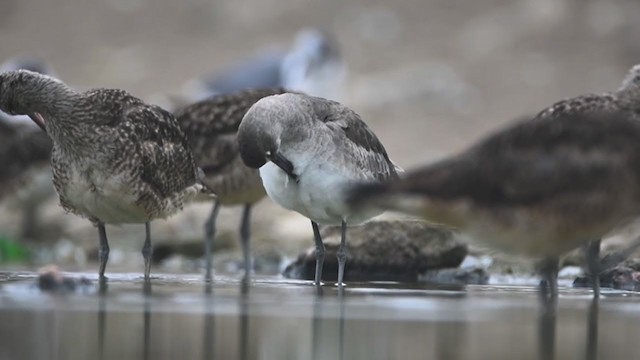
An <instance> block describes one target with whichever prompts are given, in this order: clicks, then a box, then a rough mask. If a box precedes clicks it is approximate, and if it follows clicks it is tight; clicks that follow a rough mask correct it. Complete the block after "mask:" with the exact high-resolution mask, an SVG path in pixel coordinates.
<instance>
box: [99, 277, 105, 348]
mask: <svg viewBox="0 0 640 360" xmlns="http://www.w3.org/2000/svg"><path fill="white" fill-rule="evenodd" d="M106 297H107V281H106V279H104V278H102V279H100V281H99V283H98V359H100V360H102V359H104V358H105V356H104V338H105V334H106V329H107V303H106Z"/></svg>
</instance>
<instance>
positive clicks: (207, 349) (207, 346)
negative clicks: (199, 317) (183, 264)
mask: <svg viewBox="0 0 640 360" xmlns="http://www.w3.org/2000/svg"><path fill="white" fill-rule="evenodd" d="M204 293H205V299H204V305H205V308H204V331H203V332H202V333H203V338H202V359H203V360H209V359H215V351H214V345H215V321H214V318H215V316H214V314H213V285H212V282H211V281H207V282H206V283H205V285H204Z"/></svg>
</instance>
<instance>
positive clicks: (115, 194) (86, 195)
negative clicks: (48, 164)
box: [61, 167, 149, 224]
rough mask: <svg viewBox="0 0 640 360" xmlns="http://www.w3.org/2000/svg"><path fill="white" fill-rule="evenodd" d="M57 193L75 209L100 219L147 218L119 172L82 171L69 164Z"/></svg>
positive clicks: (111, 221) (136, 220) (114, 221)
mask: <svg viewBox="0 0 640 360" xmlns="http://www.w3.org/2000/svg"><path fill="white" fill-rule="evenodd" d="M68 170H69V177H68V179H67V181H66V182H65V183H64V184H63V185H62V186H63V189H61V190H62V192H61V196H62V197H64V201H65V202H66V203H67V204H69V205H70V206H71V207H73V210H74V211H75V212H78V213H80V214H82V215H84V216H87V217H89V218H94V219H98V220H100V221H101V222H103V223H109V224H123V223H142V222H145V221H148V220H149V215H148V214H147V211H146V209H144V207H142V206H141V205H140V204H138V203H137V196H136V195H135V193H134V191H133V189H132V188H131V186H130V185H129V181H128V180H127V179H126V177H125V176H124V175H123V174H105V173H100V174H97V173H96V172H83V171H80V170H79V169H78V168H76V167H70V168H69V169H68Z"/></svg>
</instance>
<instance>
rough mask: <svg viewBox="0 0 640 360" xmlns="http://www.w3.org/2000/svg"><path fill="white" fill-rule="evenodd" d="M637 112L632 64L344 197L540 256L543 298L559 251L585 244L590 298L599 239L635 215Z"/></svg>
mask: <svg viewBox="0 0 640 360" xmlns="http://www.w3.org/2000/svg"><path fill="white" fill-rule="evenodd" d="M638 111H640V66H635V67H633V68H632V69H631V70H630V72H629V73H628V75H627V77H626V78H625V80H624V82H623V84H622V86H621V87H620V88H619V89H618V90H617V91H614V92H611V93H605V94H603V95H584V96H579V97H575V98H571V99H566V100H562V101H560V102H557V103H555V104H553V105H552V106H551V107H549V108H547V109H544V110H543V111H541V112H540V113H539V114H538V115H536V116H535V117H533V118H529V119H525V120H522V121H519V122H517V123H515V124H513V125H511V126H509V127H507V128H506V129H504V130H502V131H498V132H497V133H494V134H493V135H490V136H488V137H487V138H485V139H484V140H482V141H480V142H479V143H478V144H476V145H475V146H472V147H471V148H469V149H468V150H466V151H463V152H462V153H461V154H458V155H456V156H452V157H450V158H447V159H444V160H441V161H439V162H436V163H434V164H431V165H428V166H426V167H423V168H421V169H419V170H416V171H413V172H411V173H409V174H407V175H406V176H405V177H403V178H402V179H399V180H396V181H391V182H388V183H386V184H378V185H372V184H368V185H363V186H361V187H356V188H355V189H353V192H352V194H351V195H350V202H351V203H352V204H353V205H354V206H355V207H356V208H359V207H367V206H374V207H382V208H385V209H386V208H390V209H396V210H401V211H404V212H407V213H411V214H416V215H421V216H423V217H424V218H426V219H428V220H431V221H436V222H441V223H445V224H448V225H452V226H454V227H458V228H460V229H462V230H465V231H467V232H468V233H469V234H471V235H472V236H473V237H474V238H475V239H477V240H478V241H482V242H484V243H485V244H487V245H489V246H493V247H495V248H497V249H500V250H503V251H506V252H511V253H515V254H520V255H525V256H528V257H530V258H534V259H538V260H539V269H540V271H541V273H542V275H543V277H544V279H545V280H546V285H545V282H542V283H541V285H542V290H543V294H546V291H547V290H549V293H548V295H549V296H551V297H555V296H557V283H556V281H557V280H556V278H557V271H558V259H559V257H560V256H562V255H563V254H565V253H566V252H568V251H570V250H573V249H575V248H577V247H579V246H581V245H584V246H586V250H587V268H588V272H589V275H590V277H591V278H592V287H593V292H594V296H595V297H597V296H598V295H599V282H598V273H599V271H600V269H599V268H600V266H599V239H601V238H602V237H603V236H604V235H605V234H607V233H608V232H610V231H611V230H613V229H614V228H616V227H617V226H618V225H621V224H624V222H625V221H628V220H630V219H633V218H634V217H635V216H637V215H638V214H640V118H639V117H638V116H639V113H638ZM585 244H586V245H585ZM547 286H548V289H547Z"/></svg>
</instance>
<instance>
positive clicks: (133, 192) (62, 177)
mask: <svg viewBox="0 0 640 360" xmlns="http://www.w3.org/2000/svg"><path fill="white" fill-rule="evenodd" d="M0 110H3V111H5V112H7V113H10V114H22V115H29V116H30V117H31V118H32V119H33V121H34V122H36V123H37V124H38V125H39V126H40V127H41V128H43V129H44V130H46V132H47V133H48V134H49V136H50V137H51V139H52V140H53V144H54V145H53V155H52V160H51V164H52V168H53V183H54V187H55V189H56V191H57V192H58V196H59V198H60V204H61V205H62V207H63V208H64V209H65V210H66V211H68V212H71V213H74V214H76V215H79V216H82V217H85V218H87V219H89V220H90V221H91V222H92V223H93V224H94V225H96V226H97V227H98V233H99V239H100V251H99V257H100V270H99V273H100V278H101V279H103V278H104V270H105V267H106V263H107V259H108V257H109V244H108V242H107V236H106V231H105V224H124V223H144V224H145V230H146V238H145V243H144V246H143V249H142V254H143V256H144V260H145V279H148V278H149V271H150V257H151V251H152V249H151V234H150V228H149V222H150V221H151V220H153V219H158V218H166V217H168V216H170V215H172V214H174V213H176V212H177V211H179V210H180V209H182V207H183V204H184V203H185V202H187V201H190V200H191V199H193V198H195V197H196V196H197V195H198V194H199V193H203V192H204V191H205V190H204V187H203V185H201V184H200V183H199V182H198V178H197V168H196V166H195V162H194V161H193V157H192V155H191V151H190V149H189V145H188V143H187V139H186V137H185V135H184V133H183V132H182V130H181V129H180V127H179V126H178V123H177V121H176V120H175V118H174V117H173V116H172V115H171V114H170V113H169V112H167V111H165V110H163V109H161V108H159V107H156V106H149V105H147V104H145V103H144V102H142V101H141V100H140V99H138V98H136V97H133V96H131V95H130V94H128V93H127V92H125V91H122V90H113V89H96V90H91V91H88V92H77V91H75V90H74V89H72V88H70V87H68V86H67V85H65V84H64V83H62V82H61V81H59V80H57V79H54V78H52V77H49V76H46V75H40V74H37V73H34V72H30V71H25V70H20V71H11V72H6V73H3V74H0Z"/></svg>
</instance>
